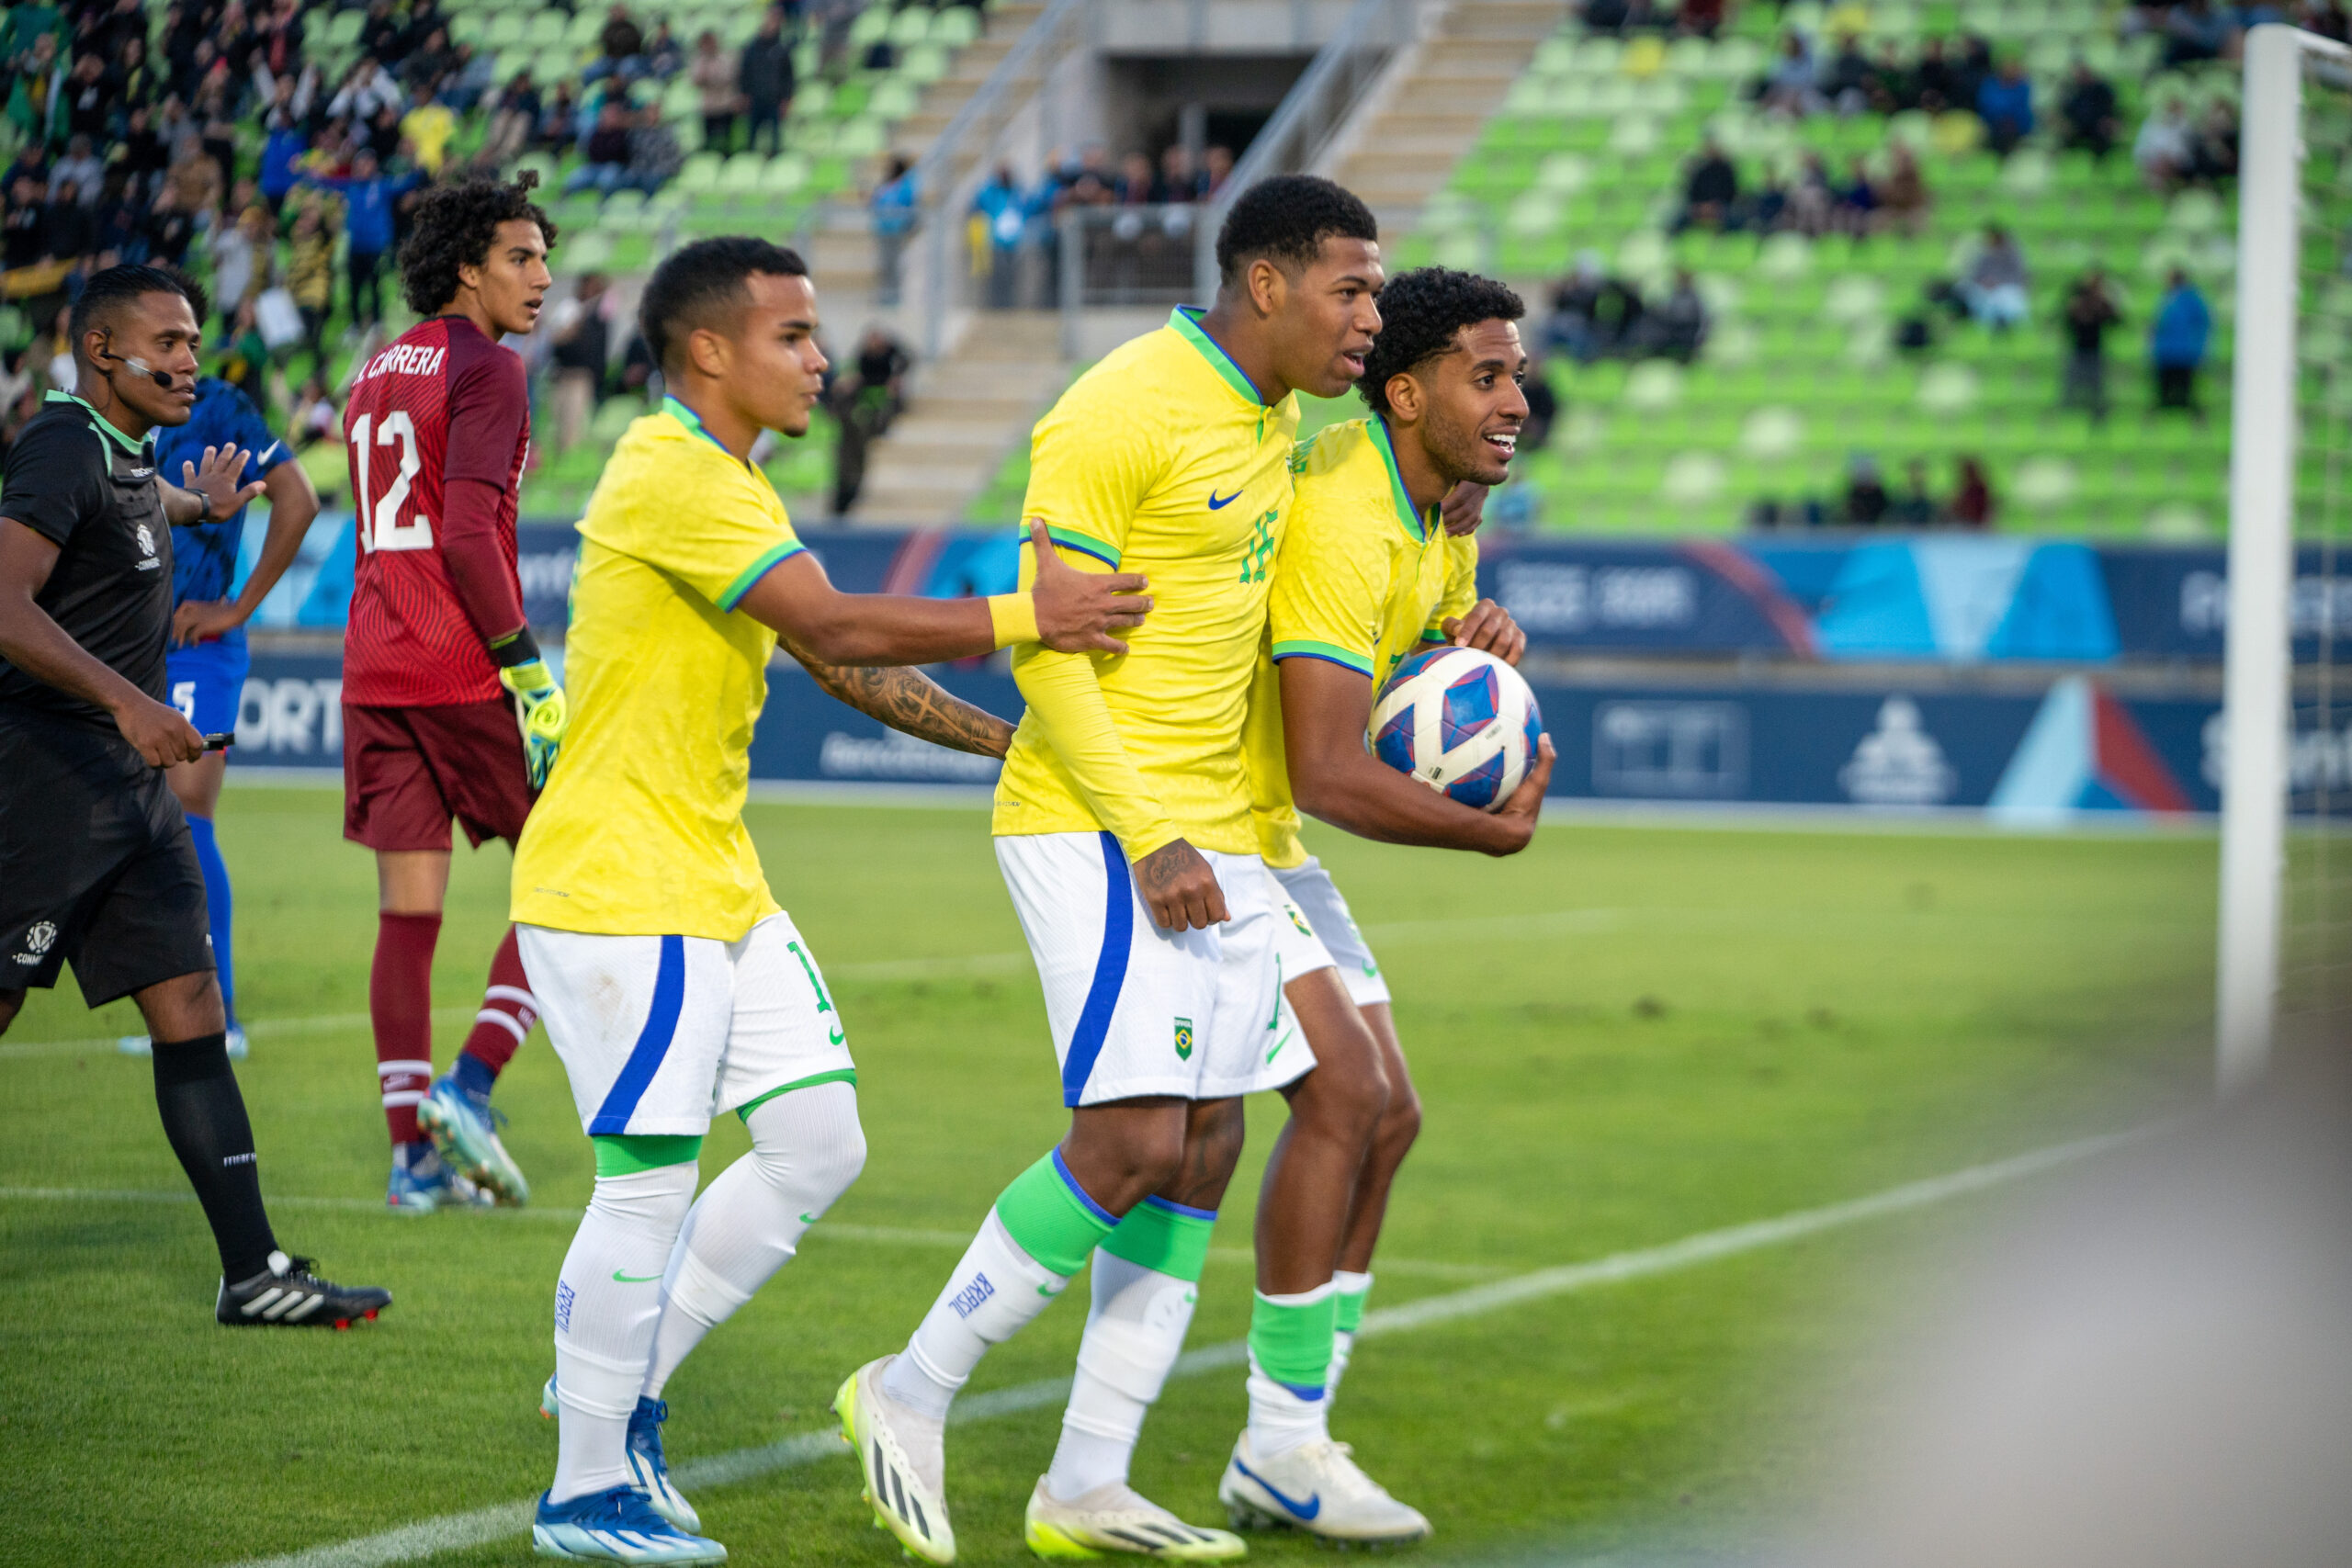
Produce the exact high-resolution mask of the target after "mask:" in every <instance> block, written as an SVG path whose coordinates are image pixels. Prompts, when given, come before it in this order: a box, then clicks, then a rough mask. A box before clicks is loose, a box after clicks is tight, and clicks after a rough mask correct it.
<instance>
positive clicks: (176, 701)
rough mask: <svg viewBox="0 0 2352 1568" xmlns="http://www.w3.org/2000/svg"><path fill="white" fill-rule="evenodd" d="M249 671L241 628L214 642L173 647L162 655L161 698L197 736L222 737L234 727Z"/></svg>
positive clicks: (248, 658)
mask: <svg viewBox="0 0 2352 1568" xmlns="http://www.w3.org/2000/svg"><path fill="white" fill-rule="evenodd" d="M251 668H253V655H252V654H251V653H249V652H248V651H247V650H246V649H245V634H244V631H243V628H242V627H241V628H239V629H238V630H236V631H233V632H232V633H230V634H229V635H228V636H227V637H222V638H220V640H219V641H217V642H200V643H198V644H197V645H196V646H195V647H193V648H175V649H172V650H171V651H170V652H169V653H167V654H165V655H164V695H165V697H166V698H167V699H168V700H169V701H170V703H171V705H173V706H174V707H175V708H177V709H179V710H180V712H181V714H182V715H183V716H186V717H187V721H188V722H189V723H190V724H192V725H194V726H196V728H197V731H198V734H202V735H221V734H226V733H227V732H229V731H231V730H233V729H235V728H237V709H238V707H239V706H240V705H242V704H243V701H244V697H245V672H246V671H248V670H250V669H251Z"/></svg>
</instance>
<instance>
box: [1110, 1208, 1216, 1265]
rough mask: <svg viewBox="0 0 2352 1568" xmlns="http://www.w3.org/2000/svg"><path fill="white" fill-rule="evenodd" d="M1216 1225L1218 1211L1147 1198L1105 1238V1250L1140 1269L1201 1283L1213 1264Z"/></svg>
mask: <svg viewBox="0 0 2352 1568" xmlns="http://www.w3.org/2000/svg"><path fill="white" fill-rule="evenodd" d="M1215 1230H1216V1213H1215V1212H1214V1211H1211V1210H1208V1209H1188V1208H1186V1207H1185V1206H1184V1205H1183V1204H1182V1203H1171V1202H1170V1201H1168V1200H1167V1199H1165V1198H1147V1199H1145V1200H1144V1201H1142V1202H1140V1203H1137V1204H1136V1206H1135V1207H1134V1208H1132V1209H1130V1210H1128V1211H1127V1217H1126V1218H1125V1219H1124V1220H1121V1221H1120V1222H1119V1228H1118V1229H1116V1230H1114V1231H1113V1232H1112V1233H1111V1234H1110V1235H1107V1236H1105V1237H1103V1251H1105V1252H1107V1253H1109V1254H1111V1256H1112V1257H1114V1258H1125V1259H1126V1260H1127V1261H1128V1262H1130V1263H1132V1264H1134V1265H1136V1267H1137V1268H1139V1269H1151V1270H1153V1271H1154V1272H1156V1273H1160V1274H1166V1275H1168V1276H1169V1277H1170V1278H1171V1279H1176V1280H1188V1281H1190V1282H1191V1283H1193V1284H1195V1285H1197V1284H1199V1283H1200V1282H1201V1275H1202V1273H1203V1271H1204V1270H1205V1269H1207V1268H1208V1266H1209V1235H1210V1233H1212V1232H1213V1231H1215Z"/></svg>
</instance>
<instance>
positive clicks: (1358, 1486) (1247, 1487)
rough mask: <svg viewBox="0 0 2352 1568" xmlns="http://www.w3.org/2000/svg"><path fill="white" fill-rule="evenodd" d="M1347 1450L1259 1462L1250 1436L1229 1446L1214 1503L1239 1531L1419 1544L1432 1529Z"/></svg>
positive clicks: (1328, 1446) (1315, 1446)
mask: <svg viewBox="0 0 2352 1568" xmlns="http://www.w3.org/2000/svg"><path fill="white" fill-rule="evenodd" d="M1352 1454H1353V1450H1351V1449H1350V1448H1349V1447H1348V1445H1347V1444H1345V1443H1335V1442H1333V1441H1332V1440H1331V1439H1330V1438H1315V1439H1313V1440H1312V1441H1309V1442H1305V1443H1301V1444H1300V1445H1299V1446H1298V1447H1296V1448H1295V1449H1292V1450H1289V1451H1288V1452H1287V1453H1281V1454H1276V1455H1275V1456H1274V1457H1273V1458H1272V1459H1267V1460H1261V1459H1260V1458H1258V1456H1257V1455H1256V1454H1255V1453H1253V1452H1252V1451H1251V1450H1250V1434H1249V1433H1247V1432H1244V1433H1242V1434H1241V1439H1240V1441H1238V1442H1237V1443H1235V1444H1234V1445H1233V1458H1232V1460H1231V1461H1229V1462H1227V1465H1226V1467H1225V1479H1224V1480H1222V1481H1220V1482H1218V1483H1217V1486H1216V1496H1217V1501H1218V1502H1220V1503H1223V1504H1224V1505H1225V1513H1226V1517H1227V1519H1228V1520H1229V1521H1230V1522H1231V1523H1232V1524H1233V1526H1234V1528H1235V1529H1272V1528H1273V1527H1275V1526H1286V1527H1288V1528H1289V1529H1295V1530H1305V1531H1306V1532H1307V1533H1308V1534H1309V1535H1319V1536H1322V1537H1323V1538H1325V1539H1326V1540H1348V1541H1363V1542H1394V1541H1407V1540H1423V1539H1424V1538H1426V1537H1427V1536H1428V1535H1429V1533H1430V1522H1429V1520H1427V1519H1426V1518H1423V1517H1421V1514H1420V1511H1419V1509H1416V1508H1408V1507H1407V1506H1405V1505H1404V1504H1402V1503H1399V1502H1398V1501H1397V1499H1396V1498H1394V1497H1391V1496H1390V1495H1388V1489H1387V1488H1386V1487H1385V1486H1383V1485H1381V1484H1380V1483H1378V1482H1377V1481H1374V1479H1373V1478H1372V1477H1371V1476H1369V1475H1366V1474H1365V1473H1364V1472H1363V1470H1362V1469H1361V1468H1360V1467H1359V1466H1358V1465H1357V1464H1356V1461H1355V1460H1354V1458H1353V1457H1352Z"/></svg>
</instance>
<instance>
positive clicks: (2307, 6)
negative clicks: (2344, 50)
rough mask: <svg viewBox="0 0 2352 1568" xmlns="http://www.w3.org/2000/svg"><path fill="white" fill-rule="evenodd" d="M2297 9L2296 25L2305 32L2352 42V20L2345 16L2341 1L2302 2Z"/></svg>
mask: <svg viewBox="0 0 2352 1568" xmlns="http://www.w3.org/2000/svg"><path fill="white" fill-rule="evenodd" d="M2295 9H2296V15H2295V25H2296V26H2297V27H2299V28H2302V29H2303V30H2304V31H2305V32H2310V33H2317V34H2319V36H2320V37H2322V38H2332V39H2335V41H2336V42H2338V43H2346V42H2352V18H2347V17H2346V16H2345V13H2344V6H2343V5H2342V4H2341V3H2340V0H2302V4H2301V5H2300V6H2297V7H2296V8H2295Z"/></svg>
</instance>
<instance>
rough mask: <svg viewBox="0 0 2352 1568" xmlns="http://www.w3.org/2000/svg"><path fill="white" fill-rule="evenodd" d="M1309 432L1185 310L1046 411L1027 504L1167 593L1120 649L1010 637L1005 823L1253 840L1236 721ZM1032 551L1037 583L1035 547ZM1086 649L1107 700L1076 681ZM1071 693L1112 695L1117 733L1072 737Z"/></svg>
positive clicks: (1073, 545)
mask: <svg viewBox="0 0 2352 1568" xmlns="http://www.w3.org/2000/svg"><path fill="white" fill-rule="evenodd" d="M1297 429H1298V400H1297V399H1296V397H1295V396H1294V395H1289V394H1285V395H1284V396H1283V399H1282V400H1281V401H1279V402H1277V403H1274V404H1272V405H1271V406H1270V405H1268V404H1266V403H1265V402H1264V401H1262V400H1261V399H1260V397H1259V395H1258V392H1257V390H1256V389H1255V388H1253V387H1252V386H1251V385H1250V379H1249V378H1248V377H1246V376H1245V375H1243V374H1242V372H1241V371H1240V369H1239V367H1237V366H1236V365H1235V364H1234V363H1233V361H1232V360H1231V359H1230V358H1228V357H1227V355H1226V353H1225V351H1224V350H1223V349H1221V348H1219V347H1218V346H1217V344H1216V343H1215V342H1214V341H1213V340H1212V339H1211V338H1210V337H1209V336H1208V335H1207V333H1204V332H1203V331H1202V330H1201V326H1200V322H1199V319H1198V315H1197V313H1196V312H1193V311H1190V310H1177V311H1176V312H1175V313H1174V314H1172V315H1171V316H1170V318H1169V321H1168V325H1167V326H1165V327H1163V328H1161V329H1160V330H1159V331H1157V332H1153V333H1146V334H1145V335H1144V336H1142V337H1140V338H1137V339H1136V340H1134V341H1133V342H1131V343H1127V344H1123V345H1122V346H1120V347H1119V348H1117V349H1115V350H1114V351H1113V352H1112V353H1111V354H1110V355H1108V356H1106V357H1105V358H1104V359H1103V361H1102V362H1101V363H1099V364H1098V365H1096V366H1095V367H1094V368H1093V369H1091V370H1090V371H1088V372H1087V373H1086V374H1085V375H1084V376H1081V377H1080V378H1079V379H1078V380H1077V381H1076V382H1075V383H1073V384H1072V385H1071V387H1070V389H1069V390H1068V391H1067V392H1065V393H1063V394H1062V397H1061V400H1060V401H1058V402H1057V403H1056V404H1055V405H1054V407H1053V409H1052V411H1051V412H1048V413H1047V414H1046V417H1045V418H1044V419H1043V420H1040V421H1039V422H1038V423H1037V428H1036V432H1035V435H1034V436H1033V437H1032V439H1031V444H1030V479H1029V493H1028V497H1027V499H1026V501H1025V502H1024V503H1023V513H1022V515H1023V517H1024V518H1027V517H1034V518H1042V519H1043V520H1044V521H1045V523H1046V526H1047V527H1049V528H1050V529H1051V530H1052V531H1053V536H1054V539H1055V541H1056V542H1057V544H1058V545H1060V546H1061V547H1062V554H1063V555H1064V557H1065V558H1068V559H1069V560H1071V562H1072V564H1074V565H1077V566H1080V567H1081V568H1084V569H1087V570H1102V571H1107V570H1112V569H1113V568H1116V569H1118V570H1125V571H1139V572H1143V573H1145V574H1146V575H1147V576H1148V577H1149V578H1150V580H1151V587H1150V593H1151V597H1152V600H1153V609H1152V611H1151V615H1150V617H1149V618H1148V620H1147V621H1146V622H1145V624H1144V625H1143V626H1140V627H1138V628H1137V629H1136V630H1135V631H1132V632H1127V633H1124V634H1122V637H1123V639H1124V640H1125V642H1126V643H1127V645H1128V651H1127V652H1126V653H1125V654H1124V655H1122V656H1119V657H1115V658H1114V657H1111V656H1108V655H1100V654H1097V655H1076V654H1057V653H1053V652H1051V651H1049V650H1046V649H1041V648H1037V647H1035V646H1034V645H1033V646H1031V647H1027V648H1023V649H1018V650H1017V651H1016V652H1015V653H1014V655H1013V660H1014V672H1015V674H1016V676H1018V677H1020V679H1021V681H1022V689H1023V694H1024V695H1025V696H1026V697H1027V698H1028V701H1029V709H1028V711H1027V712H1026V713H1025V714H1024V715H1023V717H1022V721H1021V728H1020V729H1019V731H1018V732H1017V733H1016V734H1015V735H1014V736H1013V739H1012V751H1011V753H1010V754H1009V755H1008V756H1007V757H1006V759H1005V764H1004V771H1003V773H1002V774H1001V776H1000V777H999V780H998V783H997V792H996V817H995V831H996V832H997V833H999V834H1001V835H1013V834H1024V833H1067V832H1090V831H1094V830H1097V829H1108V830H1110V831H1111V832H1113V833H1114V834H1116V835H1117V836H1118V839H1119V840H1120V843H1121V845H1122V846H1123V847H1124V848H1125V851H1126V852H1127V855H1128V857H1129V858H1130V859H1131V860H1140V859H1141V858H1142V857H1144V856H1145V855H1147V854H1149V853H1150V852H1152V851H1154V850H1156V849H1158V848H1159V847H1160V846H1161V845H1163V844H1166V843H1168V842H1169V841H1170V840H1173V839H1176V838H1178V837H1182V838H1184V839H1186V840H1190V841H1191V842H1192V844H1193V847H1195V848H1196V849H1204V850H1217V851H1222V852H1226V853H1228V854H1249V853H1251V852H1254V851H1255V849H1256V837H1255V834H1254V831H1253V829H1251V826H1250V795H1249V785H1248V783H1247V780H1246V777H1245V775H1244V772H1243V769H1242V766H1241V756H1240V749H1241V724H1242V717H1243V715H1244V714H1245V712H1246V711H1247V709H1248V705H1249V694H1250V679H1251V675H1252V673H1253V671H1254V670H1255V668H1256V665H1257V659H1258V649H1259V646H1260V644H1261V640H1262V639H1263V636H1264V632H1265V626H1266V593H1267V585H1268V581H1269V579H1270V578H1271V576H1272V569H1273V561H1274V555H1275V552H1276V551H1277V550H1278V549H1279V548H1280V547H1281V544H1282V528H1283V512H1284V511H1285V509H1286V508H1287V507H1288V506H1289V504H1290V493H1291V480H1290V451H1291V444H1292V438H1293V436H1294V435H1295V434H1296V432H1297ZM1023 563H1024V564H1023V586H1024V587H1025V586H1027V584H1028V581H1029V580H1030V578H1031V577H1032V576H1033V575H1034V573H1035V563H1034V561H1033V560H1032V559H1031V557H1030V552H1027V551H1024V552H1023ZM1080 660H1085V661H1087V662H1090V663H1091V667H1092V673H1093V676H1094V677H1095V681H1096V682H1099V685H1100V698H1099V704H1098V699H1096V698H1095V697H1094V696H1093V694H1092V692H1091V688H1087V689H1082V690H1080V689H1073V688H1070V687H1069V686H1068V685H1067V683H1066V678H1067V677H1068V676H1069V674H1070V673H1071V671H1072V670H1073V667H1074V666H1075V665H1076V664H1077V662H1078V661H1080ZM1079 673H1080V675H1081V677H1082V675H1083V671H1079ZM1080 684H1081V687H1083V686H1084V685H1085V683H1084V682H1082V680H1081V682H1080ZM1065 701H1068V702H1072V703H1082V704H1084V705H1087V706H1088V708H1089V711H1091V712H1095V713H1099V711H1100V709H1101V708H1107V709H1108V711H1109V722H1110V726H1112V727H1114V728H1115V736H1114V737H1108V738H1106V739H1107V745H1106V746H1105V747H1104V748H1102V749H1100V750H1085V749H1081V748H1080V747H1079V746H1076V745H1074V744H1073V743H1072V739H1073V735H1074V734H1075V733H1076V732H1075V731H1074V729H1073V728H1072V727H1071V725H1070V724H1069V716H1068V714H1067V713H1064V712H1060V711H1057V706H1058V705H1060V704H1062V703H1064V702H1065Z"/></svg>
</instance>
